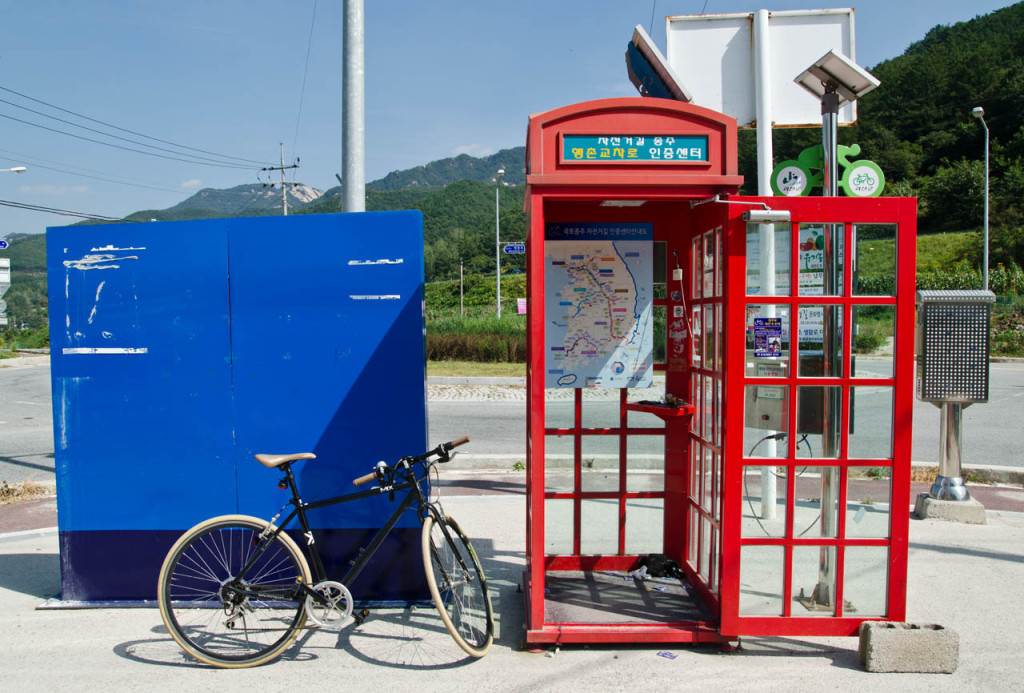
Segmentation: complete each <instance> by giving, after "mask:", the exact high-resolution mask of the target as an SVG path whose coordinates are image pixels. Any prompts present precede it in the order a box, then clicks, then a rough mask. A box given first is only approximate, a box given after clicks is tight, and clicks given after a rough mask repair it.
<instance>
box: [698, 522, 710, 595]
mask: <svg viewBox="0 0 1024 693" xmlns="http://www.w3.org/2000/svg"><path fill="white" fill-rule="evenodd" d="M700 537H701V539H700V541H701V543H700V576H701V577H702V578H704V580H705V581H707V580H708V578H709V577H710V576H711V572H710V571H711V521H710V520H708V519H707V518H706V517H704V516H703V515H702V516H701V519H700Z"/></svg>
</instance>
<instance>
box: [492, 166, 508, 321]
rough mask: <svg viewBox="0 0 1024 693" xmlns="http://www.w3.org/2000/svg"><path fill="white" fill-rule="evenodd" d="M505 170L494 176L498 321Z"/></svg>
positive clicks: (499, 170) (500, 169) (499, 311)
mask: <svg viewBox="0 0 1024 693" xmlns="http://www.w3.org/2000/svg"><path fill="white" fill-rule="evenodd" d="M504 175H505V169H503V168H499V169H498V173H497V175H495V176H494V265H495V267H496V270H497V271H496V274H495V287H496V289H497V299H496V300H497V305H498V319H499V320H500V319H501V217H500V216H499V214H498V191H499V190H500V189H501V177H502V176H504Z"/></svg>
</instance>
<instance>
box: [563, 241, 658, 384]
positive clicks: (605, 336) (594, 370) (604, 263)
mask: <svg viewBox="0 0 1024 693" xmlns="http://www.w3.org/2000/svg"><path fill="white" fill-rule="evenodd" d="M653 241H654V225H653V224H646V223H580V224H573V223H551V224H546V225H545V228H544V248H545V251H544V282H545V292H544V293H545V298H544V310H545V321H546V325H545V330H544V332H545V334H544V340H545V341H544V343H545V348H546V359H545V371H546V376H545V385H546V387H552V388H554V387H558V388H582V387H607V388H623V387H651V385H652V384H653V371H654V349H653V345H654V319H653V317H654V311H653V301H652V299H653V296H652V289H653V267H654V243H653Z"/></svg>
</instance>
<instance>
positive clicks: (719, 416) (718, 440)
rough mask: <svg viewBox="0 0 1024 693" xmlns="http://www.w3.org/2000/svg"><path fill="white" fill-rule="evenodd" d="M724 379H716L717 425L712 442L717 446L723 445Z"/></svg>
mask: <svg viewBox="0 0 1024 693" xmlns="http://www.w3.org/2000/svg"><path fill="white" fill-rule="evenodd" d="M723 399H724V398H723V396H722V379H721V378H715V425H714V429H713V430H714V433H715V434H714V437H713V438H712V439H711V442H712V443H714V444H715V445H719V446H720V445H721V444H722V400H723Z"/></svg>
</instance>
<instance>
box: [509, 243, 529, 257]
mask: <svg viewBox="0 0 1024 693" xmlns="http://www.w3.org/2000/svg"><path fill="white" fill-rule="evenodd" d="M525 252H526V244H525V243H506V244H505V254H506V255H522V254H523V253H525Z"/></svg>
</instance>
